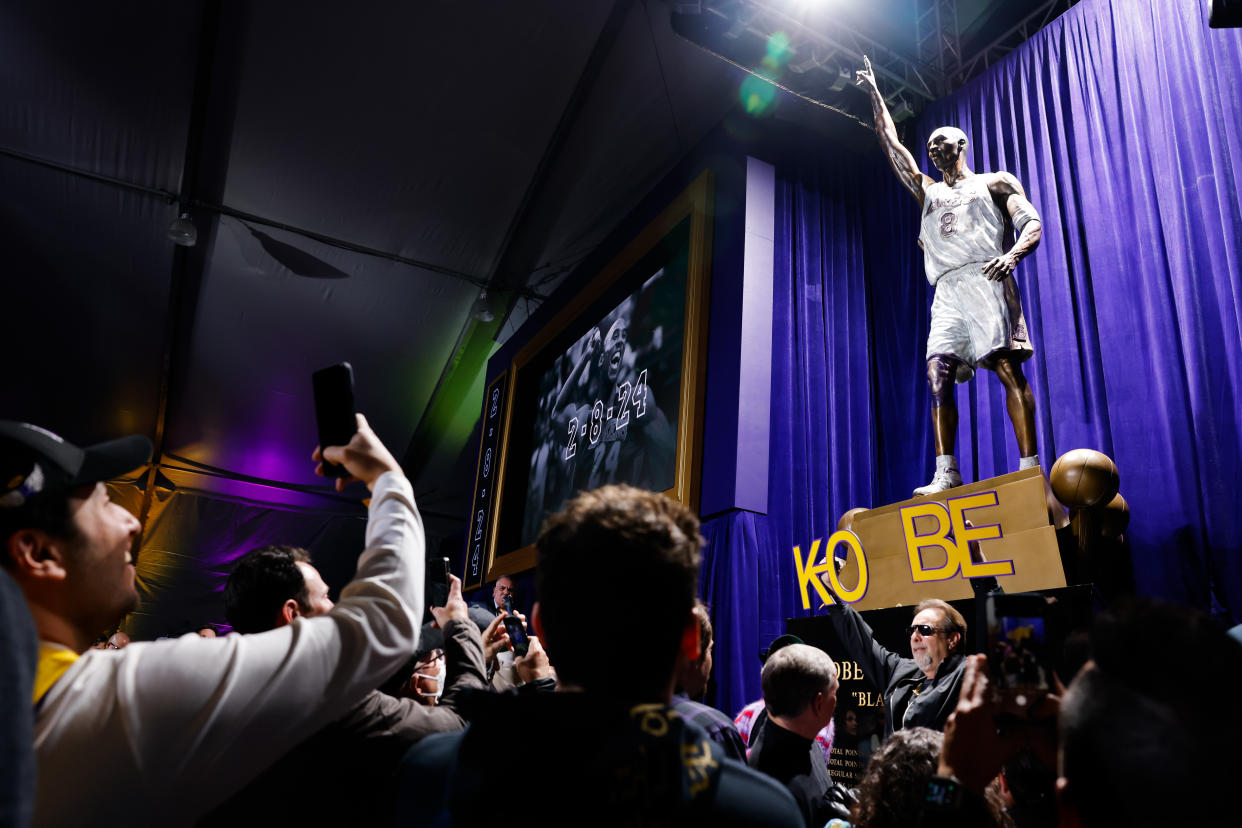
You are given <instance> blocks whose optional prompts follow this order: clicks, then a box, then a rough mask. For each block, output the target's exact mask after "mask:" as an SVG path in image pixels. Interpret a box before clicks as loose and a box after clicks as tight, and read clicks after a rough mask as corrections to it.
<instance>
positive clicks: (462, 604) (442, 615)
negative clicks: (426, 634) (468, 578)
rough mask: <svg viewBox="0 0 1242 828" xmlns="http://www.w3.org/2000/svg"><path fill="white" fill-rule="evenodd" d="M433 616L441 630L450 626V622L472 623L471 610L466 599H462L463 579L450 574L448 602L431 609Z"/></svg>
mask: <svg viewBox="0 0 1242 828" xmlns="http://www.w3.org/2000/svg"><path fill="white" fill-rule="evenodd" d="M431 614H432V616H433V617H434V618H435V619H436V626H437V627H439V628H440V629H444V628H445V627H446V626H448V622H450V621H461V622H463V623H469V622H470V608H469V607H468V606H467V605H466V599H464V598H462V597H461V578H458V577H457V576H456V575H454V574H452V573H449V594H448V600H447V601H445V602H444V606H442V607H431Z"/></svg>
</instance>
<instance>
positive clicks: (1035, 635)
mask: <svg viewBox="0 0 1242 828" xmlns="http://www.w3.org/2000/svg"><path fill="white" fill-rule="evenodd" d="M997 621H998V622H999V630H998V632H999V635H997V636H996V639H995V640H994V642H993V644H992V647H993V651H992V653H990V654H989V655H990V656H991V659H992V662H993V664H994V666H995V669H996V670H997V672H998V673H999V674H1000V676H1003V686H1005V687H1047V686H1048V677H1047V673H1046V671H1045V667H1044V665H1045V664H1046V663H1047V644H1048V635H1047V627H1046V619H1044V618H1041V617H1038V616H1035V617H1023V616H1011V615H1002V616H1001V617H1000V618H998V619H997Z"/></svg>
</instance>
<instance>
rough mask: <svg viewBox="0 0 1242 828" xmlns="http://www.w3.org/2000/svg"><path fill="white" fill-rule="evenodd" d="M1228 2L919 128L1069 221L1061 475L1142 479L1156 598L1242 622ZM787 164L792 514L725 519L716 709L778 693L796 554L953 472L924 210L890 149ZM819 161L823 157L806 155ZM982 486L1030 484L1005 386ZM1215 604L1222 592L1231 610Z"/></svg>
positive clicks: (1088, 41) (996, 86)
mask: <svg viewBox="0 0 1242 828" xmlns="http://www.w3.org/2000/svg"><path fill="white" fill-rule="evenodd" d="M1208 6H1209V3H1208V0H1200V2H1185V3H1164V2H1160V0H1111V2H1110V0H1084V2H1082V3H1079V4H1078V5H1076V6H1074V7H1073V8H1072V9H1070V11H1069V12H1067V13H1066V14H1065V15H1063V16H1062V17H1061V18H1059V19H1058V20H1056V21H1054V22H1053V23H1052V24H1050V25H1049V26H1047V27H1046V28H1045V29H1044V30H1042V31H1041V32H1039V33H1038V34H1037V35H1036V36H1035V37H1033V38H1032V39H1031V40H1030V41H1028V42H1027V43H1026V44H1024V45H1023V46H1022V47H1021V48H1020V49H1018V50H1017V51H1016V52H1014V53H1013V54H1011V55H1009V56H1008V57H1007V58H1006V59H1005V60H1003V61H1002V62H1001V63H999V64H997V65H996V66H994V67H992V68H991V69H989V70H988V71H987V72H986V73H985V74H984V75H982V76H980V77H979V78H976V79H975V80H974V81H972V82H970V83H969V84H967V85H966V86H965V87H964V88H962V89H961V90H959V91H958V92H956V93H955V94H954V95H952V96H951V97H950V98H948V99H946V100H943V101H940V102H938V103H936V104H934V105H932V106H931V107H930V108H929V109H928V111H927V112H926V113H924V115H923V117H922V118H921V119H920V121H919V123H917V124H915V125H913V127H912V128H911V129H910V131H909V138H908V144H909V145H910V147H911V149H912V150H913V151H914V152H915V156H916V157H917V158H920V159H922V163H923V164H924V165H925V169H928V170H930V168H929V167H927V166H926V153H925V152H924V151H923V149H922V143H923V139H924V137H925V136H926V135H927V134H929V133H930V131H931V130H932V129H933V128H935V127H936V126H940V125H942V124H953V125H956V126H959V127H961V128H962V129H963V130H965V131H966V133H967V135H969V136H970V139H971V147H970V150H969V159H970V164H971V167H972V169H974V170H976V171H989V170H998V169H1004V170H1008V171H1009V172H1012V173H1013V174H1014V175H1016V176H1017V177H1018V179H1019V180H1020V181H1022V182H1023V184H1024V185H1025V187H1026V189H1027V191H1028V194H1029V195H1030V197H1031V200H1032V201H1033V203H1034V204H1035V205H1036V207H1037V208H1038V209H1039V211H1040V213H1041V214H1042V217H1043V220H1044V237H1043V242H1042V244H1041V246H1040V248H1039V249H1038V251H1037V252H1036V253H1035V254H1034V255H1033V256H1032V257H1030V258H1028V259H1027V260H1026V261H1025V262H1023V263H1022V265H1020V266H1019V270H1018V279H1019V285H1020V287H1021V291H1022V296H1023V299H1024V303H1025V306H1026V316H1027V321H1028V323H1029V325H1030V327H1031V331H1032V335H1033V337H1034V341H1035V347H1036V353H1035V356H1034V358H1033V359H1032V360H1031V362H1029V363H1027V366H1028V368H1027V375H1028V378H1029V379H1030V381H1031V384H1032V386H1033V388H1034V390H1035V393H1036V397H1037V401H1038V419H1037V423H1038V428H1039V447H1040V456H1041V459H1042V461H1043V465H1044V468H1045V471H1047V470H1048V469H1049V468H1050V466H1051V464H1052V461H1053V460H1055V458H1056V457H1057V456H1059V455H1060V454H1063V453H1064V452H1066V451H1069V450H1070V449H1073V448H1079V447H1089V448H1096V449H1099V450H1100V451H1103V452H1105V453H1106V454H1108V455H1110V456H1111V457H1113V459H1114V460H1116V462H1117V465H1118V467H1119V469H1120V470H1121V492H1122V494H1123V495H1124V496H1125V498H1126V500H1127V501H1128V502H1129V504H1130V508H1131V515H1132V519H1131V523H1130V528H1129V531H1128V532H1127V537H1128V539H1129V542H1130V548H1131V550H1132V554H1133V558H1134V564H1135V570H1136V573H1135V574H1136V580H1137V585H1138V589H1139V591H1140V592H1142V593H1145V594H1151V595H1160V596H1164V597H1168V598H1171V599H1174V600H1178V601H1182V602H1185V603H1190V604H1194V605H1197V606H1200V607H1203V608H1205V609H1211V608H1212V607H1213V605H1214V603H1215V604H1216V605H1217V609H1218V611H1222V613H1223V614H1224V615H1225V616H1226V617H1227V619H1228V617H1232V620H1233V621H1242V519H1240V518H1239V513H1240V512H1242V496H1240V495H1239V491H1240V490H1242V452H1240V450H1239V434H1240V432H1242V405H1240V402H1239V399H1238V397H1239V394H1240V393H1242V275H1240V274H1242V266H1240V265H1242V262H1240V260H1242V171H1240V170H1239V169H1238V168H1237V167H1236V164H1237V162H1236V159H1238V158H1242V95H1239V94H1238V92H1237V90H1238V88H1239V87H1240V86H1242V32H1239V30H1211V29H1208V28H1207V23H1206V20H1207V13H1208ZM820 149H821V152H820V153H819V154H818V159H817V160H814V161H804V162H801V163H799V162H787V163H785V164H784V166H783V167H782V168H781V169H780V172H779V187H778V200H779V201H778V206H777V211H778V212H777V240H776V245H777V250H776V263H775V268H774V270H775V273H774V279H775V294H774V296H775V300H774V305H775V310H774V313H775V320H774V326H773V338H774V347H773V380H772V382H773V404H772V429H771V435H772V436H771V441H772V443H771V449H772V450H771V463H770V469H769V491H770V492H771V495H770V503H769V512H768V514H767V515H753V514H748V513H732V514H726V515H724V516H721V517H718V518H715V519H713V520H709V521H707V522H706V523H705V525H704V534H705V537H706V538H707V541H708V544H707V549H706V550H705V565H704V575H703V594H704V596H705V598H706V599H707V600H708V601H709V602H710V603H711V604H712V605H713V607H714V617H715V621H716V627H717V644H716V662H717V665H718V667H717V671H716V675H717V678H718V681H719V682H720V683H719V685H718V687H717V696H716V702H717V706H718V707H720V708H721V709H723V710H726V711H728V712H731V713H732V712H736V711H737V710H738V709H740V707H741V706H742V705H743V704H745V703H746V702H748V701H751V700H753V699H755V698H757V697H758V696H759V669H758V668H759V663H758V659H757V651H758V650H759V649H760V648H762V647H764V646H766V645H767V643H768V642H769V641H770V640H771V639H772V638H774V637H775V636H776V635H779V634H780V633H781V632H783V630H784V619H785V618H788V617H793V616H799V615H805V614H808V613H805V612H804V611H803V610H802V609H801V601H800V598H799V596H798V594H797V590H796V578H795V574H794V565H793V560H792V551H791V550H792V548H793V546H794V545H800V546H801V547H802V549H803V552H804V554H805V551H806V549H807V544H809V543H810V542H811V541H812V540H814V539H815V538H823V537H826V536H827V535H828V534H830V533H831V532H832V531H833V530H834V529H835V528H836V522H837V519H838V517H839V516H840V515H841V513H842V512H844V511H845V510H846V509H849V508H851V507H853V506H876V505H880V504H883V503H890V502H893V501H897V500H901V499H904V498H907V497H909V493H910V490H911V489H912V488H913V487H914V486H916V485H919V484H920V483H923V482H926V480H927V479H928V478H930V475H931V471H932V448H931V445H932V441H931V433H930V432H931V429H930V420H929V417H928V405H929V400H928V396H927V390H926V386H925V382H924V378H923V377H924V374H923V348H924V343H925V341H926V336H927V326H928V317H929V307H930V303H931V289H930V288H929V287H928V285H927V281H926V278H925V276H924V274H923V267H922V258H921V254H920V252H919V250H918V248H917V246H916V244H915V238H916V236H917V233H918V227H917V219H918V215H917V212H918V211H917V208H916V206H915V202H914V200H913V199H912V198H911V197H910V196H909V194H907V193H906V192H905V191H904V190H903V189H902V188H901V187H900V185H899V184H898V183H897V182H896V180H895V178H893V176H892V173H891V172H890V171H889V170H888V167H887V165H886V164H885V163H884V162H883V160H882V158H881V157H880V153H879V151H878V148H877V150H876V152H875V155H874V157H873V158H872V159H871V161H869V162H863V163H859V162H858V161H857V160H851V163H850V164H848V165H842V166H840V167H834V166H832V165H831V164H830V163H828V162H825V161H823V160H822V158H823V156H824V155H825V153H824V152H823V151H822V150H823V148H822V147H821V148H820ZM806 157H808V158H809V157H811V156H806ZM957 393H958V403H959V407H960V409H961V424H960V426H959V431H958V457H959V460H960V461H961V463H962V466H963V472H964V474H966V475H967V477H968V479H979V478H983V477H990V476H993V475H996V474H1002V473H1005V472H1008V471H1012V470H1014V469H1016V468H1017V461H1018V452H1017V446H1016V443H1015V441H1014V438H1013V433H1012V428H1011V426H1010V424H1009V421H1008V417H1007V415H1006V413H1005V407H1004V395H1003V389H1002V388H1001V386H1000V384H999V383H998V382H997V381H996V379H995V377H994V376H993V375H991V374H990V372H986V371H983V372H980V373H979V375H978V377H977V378H976V380H975V381H974V382H972V383H969V384H968V385H965V386H959V387H958V392H957ZM1213 599H1215V601H1214V600H1213Z"/></svg>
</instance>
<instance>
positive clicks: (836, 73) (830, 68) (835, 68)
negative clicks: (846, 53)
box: [824, 63, 854, 92]
mask: <svg viewBox="0 0 1242 828" xmlns="http://www.w3.org/2000/svg"><path fill="white" fill-rule="evenodd" d="M824 71H825V72H827V73H828V76H829V77H830V78H832V83H831V84H830V85H829V86H828V89H829V90H830V91H832V92H840V91H841V90H842V89H844V88H845V87H847V86H849V85H850V84H851V83H852V82H853V80H854V72H853V70H851V69H850V68H849V67H848V66H843V65H842V64H840V63H829V64H827V65H826V66H825V67H824Z"/></svg>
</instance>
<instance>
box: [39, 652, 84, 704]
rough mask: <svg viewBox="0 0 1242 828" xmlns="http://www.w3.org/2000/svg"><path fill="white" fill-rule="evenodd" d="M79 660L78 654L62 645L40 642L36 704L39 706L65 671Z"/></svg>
mask: <svg viewBox="0 0 1242 828" xmlns="http://www.w3.org/2000/svg"><path fill="white" fill-rule="evenodd" d="M77 660H78V654H77V653H75V652H74V651H73V650H71V649H69V648H68V647H66V646H64V645H62V644H53V643H51V642H50V641H40V642H39V664H38V666H37V667H35V681H34V703H35V704H38V703H39V702H40V701H41V700H42V699H43V697H44V696H45V695H47V691H48V690H51V689H52V685H53V684H55V683H56V682H57V681H58V680H59V679H60V677H61V676H63V675H64V674H65V671H66V670H68V669H69V668H70V667H72V666H73V662H75V661H77Z"/></svg>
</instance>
